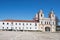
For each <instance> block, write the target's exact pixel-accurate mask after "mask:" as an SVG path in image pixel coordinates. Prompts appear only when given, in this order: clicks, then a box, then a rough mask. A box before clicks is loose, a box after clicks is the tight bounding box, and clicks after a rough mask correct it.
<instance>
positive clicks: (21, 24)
mask: <svg viewBox="0 0 60 40" xmlns="http://www.w3.org/2000/svg"><path fill="white" fill-rule="evenodd" d="M0 29H1V30H11V29H12V30H35V31H36V30H40V31H42V32H46V31H47V32H56V21H55V14H54V11H50V13H49V17H48V18H45V17H44V13H43V11H42V10H40V11H39V12H38V13H37V14H36V15H35V17H34V19H33V20H0Z"/></svg>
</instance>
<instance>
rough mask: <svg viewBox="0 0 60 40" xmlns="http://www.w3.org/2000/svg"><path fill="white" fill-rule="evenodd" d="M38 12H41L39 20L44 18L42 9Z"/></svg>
mask: <svg viewBox="0 0 60 40" xmlns="http://www.w3.org/2000/svg"><path fill="white" fill-rule="evenodd" d="M38 14H39V20H40V19H43V18H44V14H43V11H42V10H40V11H39V12H38Z"/></svg>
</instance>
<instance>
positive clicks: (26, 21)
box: [0, 20, 38, 22]
mask: <svg viewBox="0 0 60 40" xmlns="http://www.w3.org/2000/svg"><path fill="white" fill-rule="evenodd" d="M0 21H3V22H38V21H35V20H0Z"/></svg>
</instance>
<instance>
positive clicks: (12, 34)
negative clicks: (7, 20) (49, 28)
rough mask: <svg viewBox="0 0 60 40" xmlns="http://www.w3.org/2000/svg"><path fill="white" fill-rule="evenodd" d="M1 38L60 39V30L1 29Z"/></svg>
mask: <svg viewBox="0 0 60 40" xmlns="http://www.w3.org/2000/svg"><path fill="white" fill-rule="evenodd" d="M0 40H60V32H59V33H57V32H56V33H50V32H20V31H0Z"/></svg>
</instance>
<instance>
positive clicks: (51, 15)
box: [49, 10, 55, 20]
mask: <svg viewBox="0 0 60 40" xmlns="http://www.w3.org/2000/svg"><path fill="white" fill-rule="evenodd" d="M49 18H51V19H54V20H55V14H54V11H53V10H51V11H50V14H49Z"/></svg>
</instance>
